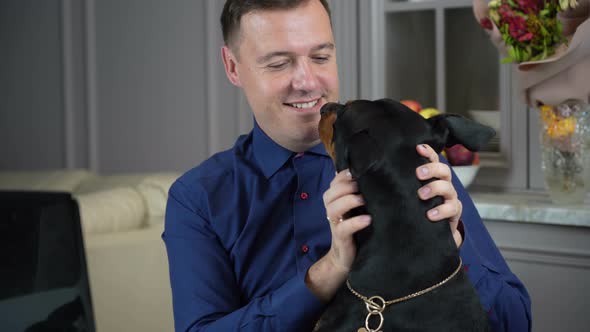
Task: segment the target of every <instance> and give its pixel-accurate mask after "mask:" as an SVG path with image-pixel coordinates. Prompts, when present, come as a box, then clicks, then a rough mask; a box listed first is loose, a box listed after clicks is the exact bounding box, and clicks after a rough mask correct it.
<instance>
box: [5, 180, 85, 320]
mask: <svg viewBox="0 0 590 332" xmlns="http://www.w3.org/2000/svg"><path fill="white" fill-rule="evenodd" d="M0 331H10V332H49V331H63V332H65V331H68V332H69V331H72V332H95V325H94V316H93V311H92V301H91V297H90V287H89V283H88V272H87V269H86V256H85V251H84V243H83V239H82V230H81V227H80V215H79V212H78V205H77V203H76V201H75V200H74V199H73V198H72V197H71V195H70V194H67V193H55V192H29V191H0Z"/></svg>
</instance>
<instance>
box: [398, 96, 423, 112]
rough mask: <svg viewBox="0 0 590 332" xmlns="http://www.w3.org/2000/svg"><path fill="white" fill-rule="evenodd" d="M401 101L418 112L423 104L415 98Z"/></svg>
mask: <svg viewBox="0 0 590 332" xmlns="http://www.w3.org/2000/svg"><path fill="white" fill-rule="evenodd" d="M400 103H402V104H404V105H406V106H407V107H408V108H409V109H411V110H412V111H414V112H416V113H420V111H421V110H422V105H420V103H419V102H417V101H415V100H410V99H405V100H402V101H400Z"/></svg>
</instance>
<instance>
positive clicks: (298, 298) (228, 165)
mask: <svg viewBox="0 0 590 332" xmlns="http://www.w3.org/2000/svg"><path fill="white" fill-rule="evenodd" d="M221 21H222V29H223V33H224V39H225V43H226V46H224V47H223V48H222V52H221V53H222V58H223V62H224V65H225V70H226V74H227V76H228V78H229V80H230V81H231V82H232V83H233V84H234V85H236V86H239V87H241V88H242V89H243V91H244V93H245V95H246V97H247V99H248V103H249V104H250V107H251V109H252V112H253V113H254V118H255V124H254V129H253V130H252V132H251V133H250V134H249V135H246V136H242V137H240V138H238V140H237V142H236V144H235V145H234V147H233V148H232V149H230V150H228V151H225V152H221V153H219V154H216V155H214V156H213V157H211V158H210V159H209V160H207V161H205V162H203V163H202V164H201V165H200V166H198V167H196V168H194V169H192V170H190V171H189V172H187V173H186V174H184V175H183V176H182V177H180V178H179V179H178V180H177V181H176V182H175V183H174V185H173V186H172V188H171V189H170V193H169V200H168V207H167V211H166V225H165V231H164V234H163V238H164V241H165V243H166V247H167V250H168V258H169V266H170V278H171V284H172V294H173V304H174V316H175V326H176V330H177V331H310V330H311V329H312V328H313V324H314V323H315V321H316V319H317V318H318V317H319V316H320V315H321V313H322V310H323V308H324V306H325V304H326V303H327V302H328V301H329V300H330V299H331V298H332V296H333V295H334V294H335V292H336V290H337V289H338V288H339V287H340V286H341V285H342V284H343V282H344V280H345V278H346V275H347V272H348V269H349V268H350V266H351V264H352V261H353V260H354V256H355V249H356V248H355V244H354V241H353V234H354V233H355V232H356V231H358V230H360V229H363V228H365V227H367V226H368V225H370V222H371V220H370V216H366V215H365V216H357V217H354V218H351V219H349V220H342V217H341V216H343V215H344V214H345V213H346V212H347V211H348V210H350V209H352V208H354V207H357V206H360V205H362V204H363V201H362V197H361V196H359V195H356V194H355V193H356V192H357V187H356V183H355V182H354V179H352V178H351V176H350V173H348V172H347V171H343V172H340V173H339V174H337V175H336V176H334V173H335V170H334V166H333V164H332V161H331V160H330V158H329V157H328V155H327V153H326V151H325V150H324V148H323V146H322V145H321V143H320V140H319V134H318V129H317V127H318V122H319V118H320V116H319V110H320V108H321V106H322V105H323V104H325V103H326V102H328V101H337V100H338V76H337V67H336V49H335V44H334V38H333V35H332V28H331V22H330V17H329V8H328V6H327V4H326V3H325V1H320V0H290V1H289V0H283V1H277V0H274V1H268V0H267V1H243V0H241V1H240V0H228V1H227V2H226V4H225V7H224V11H223V13H222V17H221ZM417 152H418V153H420V154H422V155H423V156H426V157H428V158H429V159H430V160H431V161H432V162H431V163H428V164H426V165H424V166H422V167H420V168H419V169H418V170H417V172H416V175H417V177H419V178H420V179H428V178H431V177H436V178H439V179H440V180H437V181H433V182H431V183H429V184H428V185H427V186H425V187H423V188H422V189H421V190H420V191H419V193H417V195H418V196H419V197H420V198H422V199H429V198H432V197H434V196H442V197H443V198H444V203H443V204H442V205H440V206H438V207H436V208H434V209H433V210H431V211H429V213H428V216H429V218H430V219H431V220H432V221H438V220H442V219H446V218H450V222H449V225H450V227H451V231H452V233H453V235H454V237H455V240H456V243H457V246H461V254H462V257H463V260H464V261H465V262H466V264H468V266H470V271H469V272H468V273H469V276H470V278H471V280H472V282H473V283H474V284H475V285H476V287H478V286H479V287H478V291H479V292H480V295H481V298H482V303H483V304H484V306H485V307H486V309H488V310H491V311H490V317H491V319H492V321H494V322H495V323H494V324H495V326H497V327H498V329H499V330H500V329H501V330H513V331H525V330H527V329H529V319H530V314H529V311H530V309H529V306H530V304H529V299H528V295H527V294H526V290H525V289H524V287H523V286H522V284H521V283H520V282H519V281H518V279H516V277H514V275H512V274H511V273H510V271H509V270H508V267H507V266H506V264H505V262H504V261H503V259H502V258H501V256H500V254H499V252H498V250H497V249H496V247H495V245H494V244H493V242H492V241H491V239H490V238H489V235H488V234H487V232H486V231H485V229H484V228H483V225H482V223H481V219H480V218H479V216H478V215H477V212H476V211H475V208H474V207H473V204H472V202H471V200H470V199H469V197H468V196H467V194H466V193H465V191H464V190H463V188H462V186H461V185H460V183H458V182H455V183H454V185H455V186H456V187H457V188H458V190H459V196H460V197H459V198H460V200H459V199H458V197H457V192H456V191H455V189H454V187H453V185H452V184H451V182H450V181H451V171H450V168H449V167H448V166H447V165H445V164H443V163H440V162H438V157H437V155H436V153H434V151H433V150H432V149H430V147H428V146H419V147H417ZM461 201H462V202H463V204H465V205H466V207H467V209H465V211H463V213H462V203H461ZM461 216H462V218H463V220H464V222H465V230H464V234H461V232H462V229H463V227H459V226H458V225H459V224H460V222H459V217H461ZM328 221H329V222H328ZM475 244H477V246H475ZM478 251H479V252H478ZM392 264H395V262H394V261H393V262H392Z"/></svg>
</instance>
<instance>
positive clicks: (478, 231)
mask: <svg viewBox="0 0 590 332" xmlns="http://www.w3.org/2000/svg"><path fill="white" fill-rule="evenodd" d="M441 161H442V162H445V163H447V164H448V162H447V161H446V160H445V159H444V158H443V157H441ZM451 172H452V178H453V180H452V182H453V186H454V187H455V190H456V191H457V194H458V196H459V200H461V203H462V204H463V212H462V214H461V220H462V221H463V231H464V238H463V243H462V245H461V247H460V253H461V257H462V258H463V261H464V263H465V269H466V271H467V276H468V278H469V280H470V281H471V283H472V284H473V285H474V287H475V289H476V291H477V293H478V295H479V298H480V302H481V304H482V306H483V307H484V309H485V310H486V311H487V313H488V316H489V318H490V324H491V325H492V330H493V331H496V332H503V331H506V332H508V331H510V332H513V331H514V332H522V331H530V330H531V300H530V297H529V294H528V292H527V290H526V288H525V286H524V285H523V283H522V282H521V281H520V280H519V279H518V278H517V277H516V275H514V274H513V273H512V271H510V268H509V267H508V264H507V263H506V261H505V260H504V258H503V257H502V255H501V253H500V251H499V250H498V248H497V247H496V244H495V243H494V241H493V239H492V237H491V236H490V234H489V232H488V231H487V229H486V227H485V225H484V223H483V221H482V219H481V216H480V215H479V213H478V212H477V209H476V207H475V204H474V203H473V201H472V200H471V197H469V194H468V193H467V191H466V190H465V188H464V187H463V185H462V184H461V182H460V181H459V180H458V179H457V176H456V175H455V173H454V172H453V171H452V170H451Z"/></svg>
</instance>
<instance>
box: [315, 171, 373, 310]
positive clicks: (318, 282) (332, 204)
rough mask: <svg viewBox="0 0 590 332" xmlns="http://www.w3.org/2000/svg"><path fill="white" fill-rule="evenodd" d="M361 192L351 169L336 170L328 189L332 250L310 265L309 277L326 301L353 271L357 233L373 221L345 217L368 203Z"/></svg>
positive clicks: (325, 197) (319, 296)
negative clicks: (355, 235)
mask: <svg viewBox="0 0 590 332" xmlns="http://www.w3.org/2000/svg"><path fill="white" fill-rule="evenodd" d="M357 193H358V185H357V183H356V182H355V181H354V180H353V179H352V175H351V174H350V172H349V171H348V170H343V171H342V172H340V173H338V174H336V177H334V180H332V182H331V183H330V188H329V189H328V190H326V192H325V193H324V205H325V207H326V215H327V216H328V220H326V222H329V223H330V229H331V231H332V245H331V247H330V250H329V251H328V253H327V254H326V255H325V256H324V257H322V258H321V259H320V260H319V261H317V262H316V263H315V264H313V265H312V266H311V267H310V268H309V270H308V272H307V275H306V278H305V281H306V284H307V286H308V287H309V289H310V290H311V291H312V292H313V293H314V294H315V295H316V296H317V297H318V298H319V299H320V300H322V301H324V302H328V301H330V299H331V298H332V296H334V294H336V291H337V290H338V288H339V287H340V285H342V283H343V282H344V280H345V279H346V276H347V275H348V272H349V271H350V267H351V266H352V262H353V261H354V257H355V255H356V244H355V242H354V239H353V234H354V233H356V232H358V231H359V230H361V229H363V228H365V227H367V226H369V225H370V223H371V217H370V216H369V215H361V216H356V217H353V218H350V219H346V220H343V219H342V218H343V217H342V216H343V215H344V214H345V213H346V212H348V211H350V210H351V209H353V208H355V207H358V206H361V205H364V204H365V202H364V200H363V198H362V197H361V195H359V194H357Z"/></svg>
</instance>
